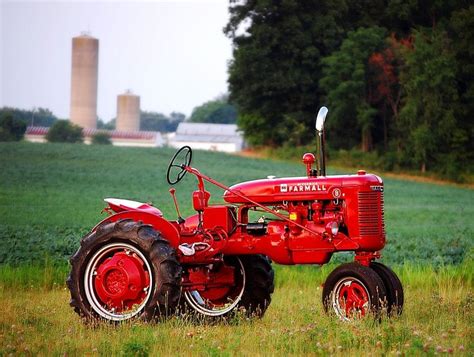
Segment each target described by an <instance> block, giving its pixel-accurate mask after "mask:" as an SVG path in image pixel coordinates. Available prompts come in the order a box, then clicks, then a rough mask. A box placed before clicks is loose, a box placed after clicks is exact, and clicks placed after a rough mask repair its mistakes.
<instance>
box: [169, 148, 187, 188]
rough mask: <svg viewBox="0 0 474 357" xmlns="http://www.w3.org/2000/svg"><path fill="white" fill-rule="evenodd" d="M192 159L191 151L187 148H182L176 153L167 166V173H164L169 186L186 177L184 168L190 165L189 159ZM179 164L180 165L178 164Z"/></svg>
mask: <svg viewBox="0 0 474 357" xmlns="http://www.w3.org/2000/svg"><path fill="white" fill-rule="evenodd" d="M192 158H193V151H192V150H191V148H190V147H189V146H183V147H182V148H181V149H179V150H178V151H176V154H174V156H173V158H172V159H171V161H170V164H169V165H168V171H167V172H166V180H167V181H168V183H169V184H170V185H176V184H177V183H178V182H179V181H181V180H182V179H183V177H184V175H186V172H187V171H186V170H185V167H186V166H189V165H191V159H192ZM178 162H181V164H178ZM171 178H174V180H172V179H171Z"/></svg>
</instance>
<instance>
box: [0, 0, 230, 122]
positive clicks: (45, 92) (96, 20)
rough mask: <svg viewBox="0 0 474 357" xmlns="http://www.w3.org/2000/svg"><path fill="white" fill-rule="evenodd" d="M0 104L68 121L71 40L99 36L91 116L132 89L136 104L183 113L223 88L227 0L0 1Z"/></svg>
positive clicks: (107, 110)
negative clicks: (137, 99) (95, 97)
mask: <svg viewBox="0 0 474 357" xmlns="http://www.w3.org/2000/svg"><path fill="white" fill-rule="evenodd" d="M0 4H1V5H0V82H1V86H0V107H3V106H9V107H18V108H21V109H28V110H31V109H33V108H38V107H42V108H48V109H50V110H51V111H52V112H53V113H54V114H55V115H56V116H58V117H59V118H69V106H70V91H71V79H70V76H71V46H72V38H73V37H75V36H79V35H80V34H81V32H83V31H88V32H89V33H90V35H91V36H93V37H96V38H98V39H99V79H98V102H97V115H98V117H99V118H101V119H102V120H104V121H109V120H110V119H112V118H114V117H115V116H116V113H117V95H118V94H122V93H125V91H126V90H127V89H131V91H132V92H133V93H134V94H137V95H139V96H140V100H141V109H142V110H146V111H157V112H161V113H164V114H169V113H171V112H172V111H178V112H181V113H184V114H186V115H187V116H189V115H190V114H191V111H192V109H193V108H194V107H196V106H198V105H200V104H202V103H204V102H206V101H208V100H211V99H213V98H215V97H217V96H219V95H221V94H224V93H226V92H227V65H228V61H229V60H230V59H231V57H232V46H231V41H230V40H229V39H228V38H226V37H225V35H224V33H223V32H222V29H223V27H224V26H225V25H226V23H227V22H228V19H229V14H228V10H227V7H228V1H226V0H214V1H211V0H202V1H200V0H194V1H193V0H187V1H185V0H175V1H158V0H156V1H131V0H129V1H126V2H119V1H80V2H79V1H75V2H73V1H67V0H61V1H59V0H57V1H39V0H36V1H33V0H30V1H21V0H20V1H18V0H16V1H14V0H0Z"/></svg>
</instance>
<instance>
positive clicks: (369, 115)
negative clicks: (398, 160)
mask: <svg viewBox="0 0 474 357" xmlns="http://www.w3.org/2000/svg"><path fill="white" fill-rule="evenodd" d="M385 35H386V31H385V29H383V28H380V27H371V28H360V29H358V30H356V31H351V32H349V33H348V36H347V39H345V40H344V41H343V42H342V45H341V48H340V49H339V50H338V51H335V52H333V53H332V54H331V55H330V56H328V57H326V58H324V59H323V60H322V63H323V65H324V67H323V76H322V78H321V81H320V85H321V88H322V89H323V90H325V91H326V92H327V104H328V105H329V108H331V120H330V121H328V136H330V137H331V143H332V145H335V146H336V147H344V148H348V149H349V148H352V147H353V146H355V145H357V144H359V143H361V147H362V150H363V151H369V150H371V149H372V129H373V128H374V126H375V119H376V116H377V110H376V108H374V107H373V106H371V103H372V102H373V99H372V96H373V93H372V88H371V86H370V85H369V76H370V74H369V68H370V67H369V58H370V56H371V55H372V53H374V52H378V51H380V50H381V49H382V48H383V47H384V46H385V41H384V38H385Z"/></svg>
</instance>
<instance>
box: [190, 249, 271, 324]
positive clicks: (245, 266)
mask: <svg viewBox="0 0 474 357" xmlns="http://www.w3.org/2000/svg"><path fill="white" fill-rule="evenodd" d="M224 261H225V263H226V264H227V265H228V266H233V267H234V269H235V276H234V279H235V282H236V285H235V286H234V287H233V288H231V289H230V290H229V291H228V293H227V295H225V296H221V295H220V294H218V292H217V294H214V295H215V296H219V298H218V299H217V298H216V299H212V298H210V296H212V295H213V294H212V289H210V290H209V292H208V293H207V294H206V292H202V293H199V292H198V291H185V292H184V293H183V295H184V296H183V297H184V298H183V299H182V300H183V302H184V305H185V306H184V311H185V312H189V311H190V312H191V313H193V314H194V315H195V316H196V317H205V318H209V319H214V318H225V317H228V316H231V315H232V314H235V313H236V312H238V311H240V312H243V313H244V314H245V315H246V316H248V317H254V316H255V317H262V316H263V315H264V313H265V311H266V309H267V308H268V306H269V305H270V302H271V294H272V293H273V291H274V272H273V269H272V266H271V263H270V260H269V259H268V258H267V257H266V256H263V255H243V256H238V257H237V256H228V257H225V258H224Z"/></svg>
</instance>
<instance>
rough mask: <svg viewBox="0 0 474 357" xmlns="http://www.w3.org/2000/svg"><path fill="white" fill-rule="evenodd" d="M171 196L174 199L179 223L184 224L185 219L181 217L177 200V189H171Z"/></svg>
mask: <svg viewBox="0 0 474 357" xmlns="http://www.w3.org/2000/svg"><path fill="white" fill-rule="evenodd" d="M169 192H170V195H171V197H172V198H173V202H174V206H175V207H176V212H177V213H178V223H179V224H182V223H184V219H183V217H181V213H179V207H178V201H177V200H176V189H174V188H170V189H169Z"/></svg>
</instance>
